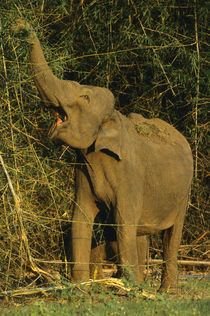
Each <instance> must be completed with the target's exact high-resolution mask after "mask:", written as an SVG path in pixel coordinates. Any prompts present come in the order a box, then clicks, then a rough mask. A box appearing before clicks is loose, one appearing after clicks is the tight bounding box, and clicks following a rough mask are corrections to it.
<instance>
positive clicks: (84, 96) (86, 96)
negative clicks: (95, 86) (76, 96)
mask: <svg viewBox="0 0 210 316" xmlns="http://www.w3.org/2000/svg"><path fill="white" fill-rule="evenodd" d="M80 98H84V99H85V100H87V102H88V103H89V102H90V98H89V96H88V95H87V94H83V95H81V96H80Z"/></svg>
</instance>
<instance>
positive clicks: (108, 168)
mask: <svg viewBox="0 0 210 316" xmlns="http://www.w3.org/2000/svg"><path fill="white" fill-rule="evenodd" d="M18 27H19V29H21V28H26V29H29V28H30V25H28V24H26V23H25V22H23V21H20V22H19V25H18ZM28 36H29V40H30V42H31V55H30V56H31V57H30V58H31V59H30V63H31V67H32V71H33V73H34V82H35V84H36V87H37V89H38V91H39V93H40V95H41V98H42V100H43V101H44V103H45V104H46V105H47V106H50V107H53V108H54V109H55V111H56V115H57V120H56V122H55V124H54V125H53V127H52V128H51V131H50V138H51V140H60V141H62V142H64V143H66V144H68V145H70V146H71V147H73V148H75V149H76V151H77V155H78V164H77V168H76V203H75V208H74V214H73V222H72V247H73V250H72V251H73V253H72V255H73V262H74V266H73V268H72V275H73V279H74V280H75V281H85V280H88V279H89V261H90V251H91V239H92V229H93V223H94V219H95V217H96V215H97V213H98V212H99V208H98V206H97V203H98V202H103V203H104V204H105V205H106V207H107V208H108V209H109V211H110V212H113V219H114V220H113V224H114V225H115V226H116V237H117V246H118V252H119V258H120V265H122V266H123V267H124V268H125V269H126V270H129V272H130V273H133V275H134V278H135V281H136V283H139V282H141V281H142V280H143V271H142V269H141V268H140V269H139V268H138V265H139V263H140V262H141V261H142V257H141V249H140V248H141V245H142V244H144V241H145V236H146V235H148V234H156V233H158V232H160V231H162V236H163V238H162V240H163V260H164V265H163V272H162V279H161V287H160V290H161V291H165V290H168V289H171V290H172V289H175V288H176V287H177V253H178V247H179V245H180V240H181V236H182V228H183V222H184V217H185V213H186V208H187V204H188V198H189V194H190V186H191V180H192V175H193V159H192V153H191V150H190V146H189V144H188V142H187V141H186V139H185V138H184V137H183V136H182V135H181V134H180V133H179V132H178V131H177V130H176V129H175V128H174V127H173V126H171V125H169V124H167V123H166V122H164V121H162V120H160V119H156V118H155V119H146V118H144V117H143V116H142V115H140V114H134V113H131V114H130V115H128V117H126V116H124V115H122V114H121V113H120V112H119V111H117V110H116V109H115V108H114V104H115V99H114V96H113V94H112V92H111V91H110V90H108V89H106V88H102V87H97V86H88V85H81V84H79V83H78V82H75V81H70V80H60V79H58V78H57V77H56V76H55V75H54V74H53V73H52V71H51V69H50V67H49V66H48V64H47V62H46V60H45V57H44V55H43V52H42V49H41V45H40V42H39V40H38V38H37V36H36V34H35V32H34V31H33V30H31V32H29V35H28ZM58 113H59V114H58ZM61 113H62V114H63V115H64V116H65V118H64V119H63V120H62V119H61V117H60V115H61ZM139 246H140V247H139ZM139 249H140V251H138V250H139Z"/></svg>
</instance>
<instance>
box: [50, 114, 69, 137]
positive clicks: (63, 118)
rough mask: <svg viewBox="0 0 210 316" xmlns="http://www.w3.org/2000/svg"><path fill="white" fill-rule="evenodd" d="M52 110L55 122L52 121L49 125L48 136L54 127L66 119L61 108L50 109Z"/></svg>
mask: <svg viewBox="0 0 210 316" xmlns="http://www.w3.org/2000/svg"><path fill="white" fill-rule="evenodd" d="M52 110H53V114H54V116H55V118H56V120H55V122H54V123H53V125H52V126H51V128H50V130H49V133H48V136H49V137H51V136H52V134H53V133H54V131H55V129H56V128H57V127H58V126H59V125H61V124H62V123H63V122H65V121H66V120H67V116H66V113H65V111H64V110H63V109H62V108H59V109H56V110H55V109H54V108H53V109H52Z"/></svg>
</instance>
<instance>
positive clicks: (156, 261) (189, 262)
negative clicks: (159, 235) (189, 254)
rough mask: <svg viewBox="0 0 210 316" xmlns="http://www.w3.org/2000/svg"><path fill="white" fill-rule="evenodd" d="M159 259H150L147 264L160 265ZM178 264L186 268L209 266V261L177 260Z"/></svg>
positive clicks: (161, 261)
mask: <svg viewBox="0 0 210 316" xmlns="http://www.w3.org/2000/svg"><path fill="white" fill-rule="evenodd" d="M162 263H163V260H161V259H150V260H149V264H151V265H152V264H162ZM178 264H180V265H183V266H184V265H186V266H207V267H208V266H210V261H196V260H178Z"/></svg>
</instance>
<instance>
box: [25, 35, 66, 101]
mask: <svg viewBox="0 0 210 316" xmlns="http://www.w3.org/2000/svg"><path fill="white" fill-rule="evenodd" d="M30 42H31V44H32V49H31V68H32V71H33V73H34V81H35V84H36V87H37V89H38V90H39V93H40V95H41V97H42V100H43V101H44V103H45V104H46V105H54V106H59V101H58V98H57V97H56V95H57V96H58V95H59V91H57V90H58V89H59V84H58V82H59V81H60V80H59V79H58V78H56V76H55V75H54V74H53V73H52V70H51V69H50V67H49V65H48V63H47V61H46V59H45V57H44V54H43V52H42V48H41V44H40V42H39V40H38V38H37V36H36V34H35V33H34V32H33V33H32V34H31V35H30Z"/></svg>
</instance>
